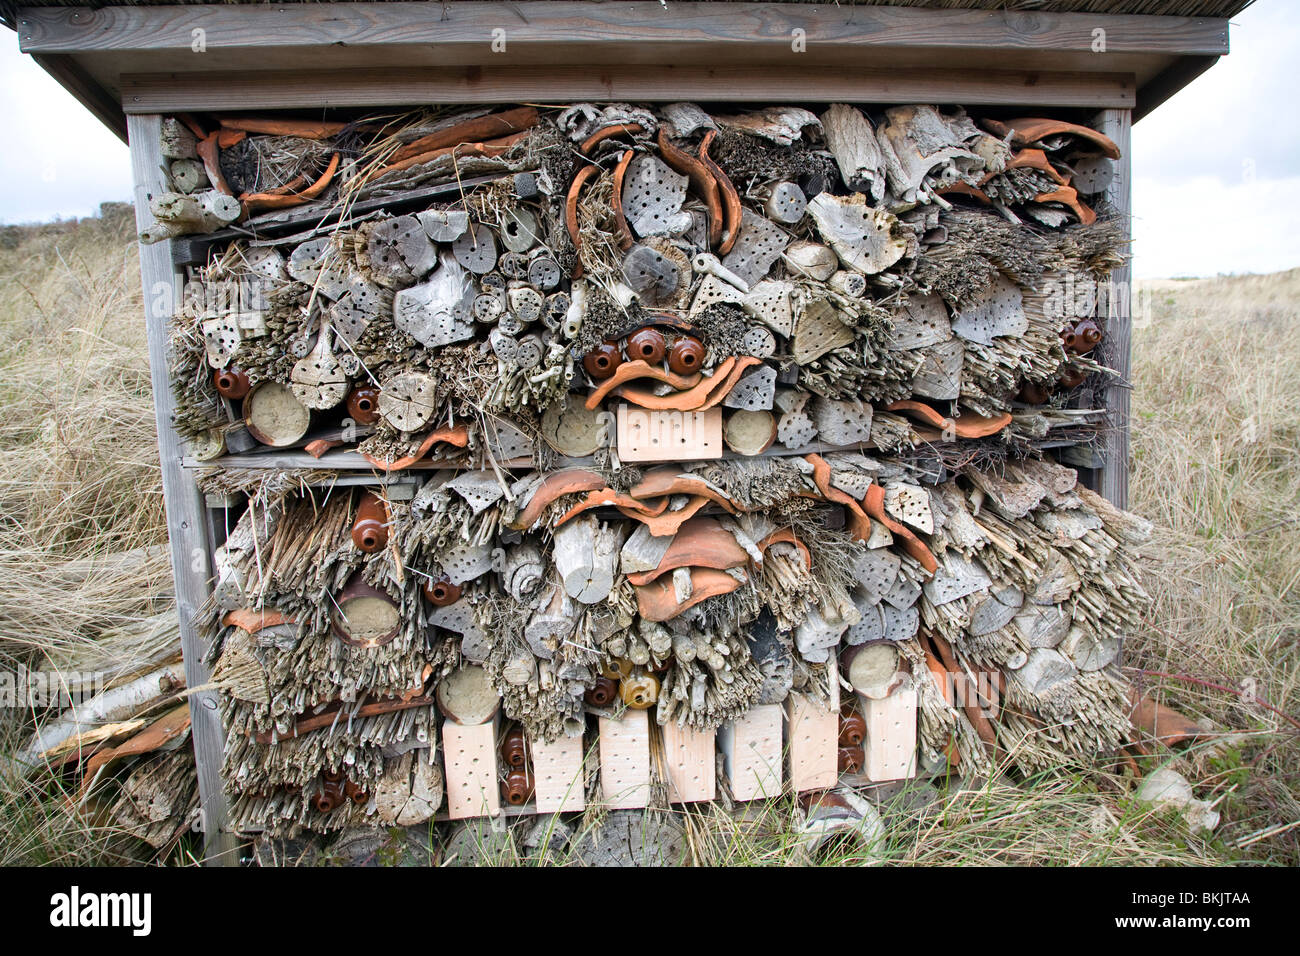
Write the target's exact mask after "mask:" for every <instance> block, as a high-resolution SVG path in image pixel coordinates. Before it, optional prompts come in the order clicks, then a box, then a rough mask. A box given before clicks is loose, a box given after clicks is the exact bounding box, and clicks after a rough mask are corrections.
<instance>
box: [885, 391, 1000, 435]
mask: <svg viewBox="0 0 1300 956" xmlns="http://www.w3.org/2000/svg"><path fill="white" fill-rule="evenodd" d="M886 408H887V410H888V411H891V412H903V413H904V414H906V415H910V416H911V417H912V418H915V419H916V420H917V421H920V422H924V423H925V424H927V425H932V426H934V427H935V428H939V429H944V428H948V427H949V426H951V429H952V432H953V434H954V435H956V436H957V437H958V438H987V437H988V436H989V435H996V434H997V433H998V432H1000V431H1002V429H1004V428H1006V427H1007V426H1008V425H1010V424H1011V415H1010V413H1009V412H1003V413H1002V414H1001V415H994V416H993V417H992V418H987V417H985V416H984V415H976V414H975V413H974V412H971V411H965V412H963V413H962V416H961V417H960V418H946V417H945V416H943V415H940V414H939V412H938V410H937V409H935V408H934V407H933V406H930V405H927V404H926V403H925V402H918V401H914V400H912V399H906V400H904V401H901V402H894V403H893V404H892V405H888V406H886Z"/></svg>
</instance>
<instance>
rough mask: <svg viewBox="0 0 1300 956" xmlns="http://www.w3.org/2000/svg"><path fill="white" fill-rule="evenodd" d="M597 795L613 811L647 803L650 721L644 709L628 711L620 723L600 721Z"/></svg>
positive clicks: (648, 801) (603, 718)
mask: <svg viewBox="0 0 1300 956" xmlns="http://www.w3.org/2000/svg"><path fill="white" fill-rule="evenodd" d="M599 730H600V740H599V745H600V792H601V795H602V799H603V800H604V801H605V804H606V805H607V806H609V807H610V808H612V809H615V810H631V809H636V808H638V807H644V806H647V805H648V804H649V803H650V720H649V714H648V713H647V712H646V711H644V710H629V711H627V712H625V713H624V714H623V719H622V720H610V719H609V718H608V717H601V718H600V727H599Z"/></svg>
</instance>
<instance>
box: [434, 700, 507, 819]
mask: <svg viewBox="0 0 1300 956" xmlns="http://www.w3.org/2000/svg"><path fill="white" fill-rule="evenodd" d="M496 742H497V730H496V721H495V720H490V721H488V722H487V723H485V724H473V725H470V726H463V725H461V724H457V723H453V722H452V721H450V720H447V721H444V722H443V725H442V759H443V769H444V771H445V776H446V785H447V815H448V816H449V817H451V818H452V819H453V820H459V819H462V818H464V817H489V816H496V815H497V814H498V813H500V812H501V791H500V788H499V787H498V786H497V748H496Z"/></svg>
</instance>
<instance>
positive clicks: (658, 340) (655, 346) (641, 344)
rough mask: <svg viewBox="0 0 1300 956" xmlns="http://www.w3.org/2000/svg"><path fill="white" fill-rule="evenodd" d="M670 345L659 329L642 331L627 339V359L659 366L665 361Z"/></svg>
mask: <svg viewBox="0 0 1300 956" xmlns="http://www.w3.org/2000/svg"><path fill="white" fill-rule="evenodd" d="M667 351H668V345H667V343H666V342H665V341H664V334H663V333H662V332H660V331H659V330H658V329H641V330H640V331H639V332H633V333H632V334H631V335H629V336H628V337H627V357H628V359H629V360H631V361H634V362H635V361H637V360H638V359H639V360H640V361H642V362H649V363H650V364H651V365H658V364H659V363H660V362H662V361H663V360H664V355H665V354H666V353H667Z"/></svg>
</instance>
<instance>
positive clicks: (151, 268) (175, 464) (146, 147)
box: [127, 116, 238, 865]
mask: <svg viewBox="0 0 1300 956" xmlns="http://www.w3.org/2000/svg"><path fill="white" fill-rule="evenodd" d="M159 124H160V118H159V117H158V116H131V117H129V118H128V119H127V132H128V137H129V142H130V146H131V169H132V172H133V174H134V179H135V208H136V224H137V226H138V227H139V228H140V229H141V230H143V229H145V228H147V227H149V226H151V225H153V219H152V216H151V215H150V213H149V199H150V196H152V195H155V194H158V193H161V192H163V191H164V190H165V189H166V184H165V183H164V182H163V173H162V152H161V150H160V148H159V144H158V132H159ZM140 277H141V280H142V282H143V285H144V302H145V323H146V328H147V331H148V340H149V371H150V379H151V381H152V385H153V395H154V412H155V415H156V417H157V423H158V451H159V457H160V461H161V464H162V482H163V496H164V498H165V500H166V511H167V531H168V538H169V540H170V544H171V557H172V573H173V576H174V579H175V585H176V605H177V611H178V614H179V617H180V632H181V649H182V651H183V653H184V656H185V680H186V683H187V685H188V686H189V687H199V686H201V685H203V684H206V683H208V680H209V677H210V676H211V675H210V672H209V669H208V667H207V666H205V665H204V663H203V655H204V652H205V651H206V648H205V647H204V646H203V642H202V641H201V640H200V639H199V635H198V633H197V631H196V629H195V626H194V622H195V618H196V616H197V615H198V613H199V609H200V608H201V607H202V606H203V604H204V602H205V601H206V600H207V597H208V595H209V593H210V587H211V556H210V551H209V542H208V540H207V533H206V527H205V525H206V516H205V514H204V507H203V497H202V495H200V493H199V489H198V486H197V485H196V484H195V482H194V479H193V477H192V476H191V475H189V474H187V473H186V472H185V470H184V468H183V467H182V465H181V454H182V449H181V441H180V438H179V436H178V435H177V434H176V432H175V431H174V430H173V429H172V425H171V416H172V411H173V404H174V403H173V399H172V390H171V383H170V382H169V381H168V363H167V322H168V319H169V317H170V313H171V309H172V304H173V303H175V302H178V301H180V286H179V283H180V281H181V275H180V273H178V272H177V271H176V270H175V269H174V268H173V266H172V264H171V252H170V250H169V249H168V243H167V242H159V243H157V244H155V245H152V246H141V247H140ZM190 719H191V726H192V740H193V744H194V758H195V761H196V763H197V766H198V778H199V798H200V800H201V801H202V821H203V832H204V858H205V860H207V861H208V862H210V863H215V864H223V865H233V864H236V863H238V859H237V848H238V841H237V840H236V838H235V835H234V834H233V833H231V832H230V831H229V830H228V829H227V826H226V820H227V816H226V798H225V793H224V791H223V790H222V784H221V773H220V770H221V759H222V750H223V746H224V742H225V733H224V732H223V731H222V728H221V719H220V717H219V715H218V712H217V700H216V695H215V694H214V693H212V692H203V693H198V694H195V695H193V696H192V697H190Z"/></svg>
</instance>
